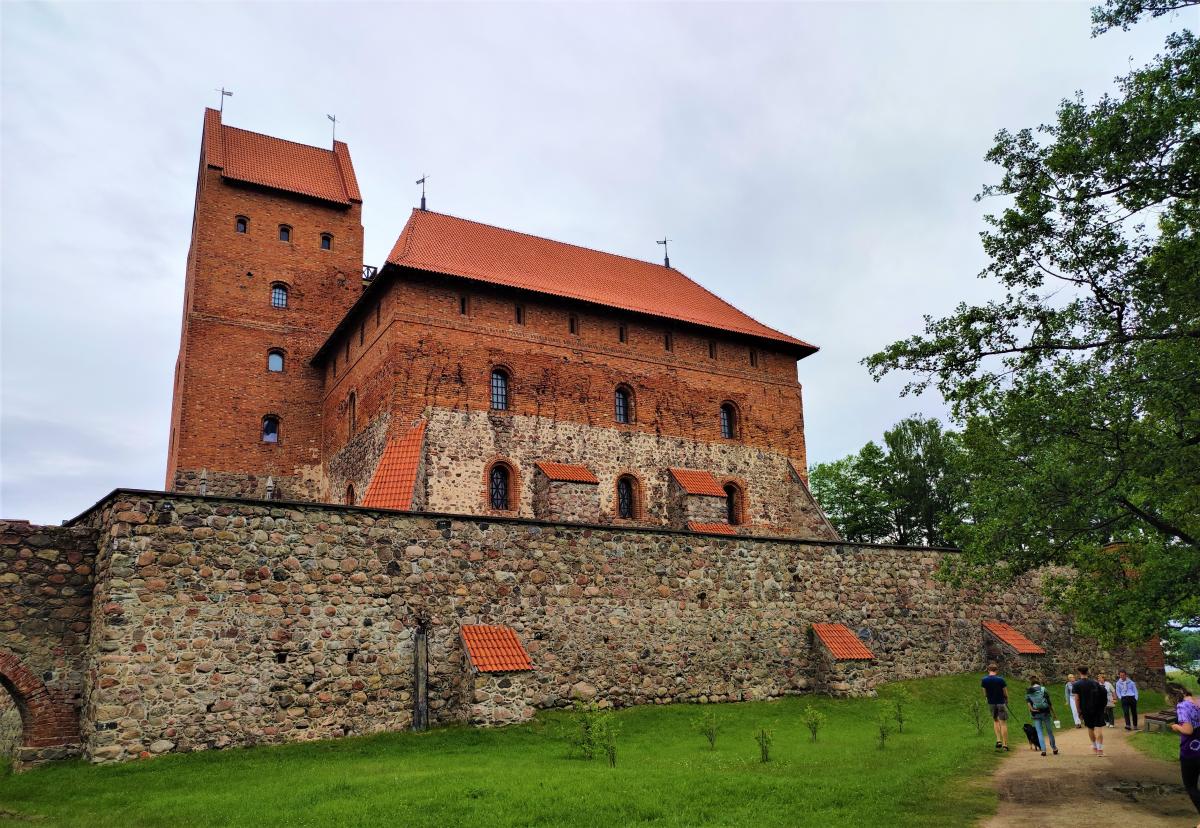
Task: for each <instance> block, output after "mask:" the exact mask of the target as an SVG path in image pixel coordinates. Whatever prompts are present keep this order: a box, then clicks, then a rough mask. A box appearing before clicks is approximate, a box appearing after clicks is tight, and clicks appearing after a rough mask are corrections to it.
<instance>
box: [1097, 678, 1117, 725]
mask: <svg viewBox="0 0 1200 828" xmlns="http://www.w3.org/2000/svg"><path fill="white" fill-rule="evenodd" d="M1096 681H1098V682H1099V683H1100V686H1101V687H1103V688H1104V722H1105V725H1104V726H1105V727H1116V718H1115V716H1114V715H1113V714H1114V712H1115V711H1116V709H1117V690H1116V688H1115V687H1113V684H1112V682H1111V681H1109V680H1108V677H1107V676H1106V675H1105V674H1104V673H1101V674H1100V675H1098V676H1096Z"/></svg>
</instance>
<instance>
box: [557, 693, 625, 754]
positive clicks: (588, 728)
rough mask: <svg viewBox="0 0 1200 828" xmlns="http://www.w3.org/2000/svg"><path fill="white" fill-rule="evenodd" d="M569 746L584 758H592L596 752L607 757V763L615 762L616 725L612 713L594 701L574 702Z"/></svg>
mask: <svg viewBox="0 0 1200 828" xmlns="http://www.w3.org/2000/svg"><path fill="white" fill-rule="evenodd" d="M571 725H572V726H571V731H570V737H569V741H570V743H571V747H572V748H573V749H574V750H576V751H578V752H579V755H580V756H581V757H582V758H584V759H592V758H594V757H595V755H596V753H597V752H601V753H604V755H605V756H607V757H608V763H609V764H610V765H615V764H616V763H617V747H616V740H617V725H616V722H615V721H614V720H613V716H612V713H610V712H608V711H603V710H601V709H600V708H599V707H597V706H596V703H595V702H582V701H577V702H575V710H574V712H573V713H572V714H571Z"/></svg>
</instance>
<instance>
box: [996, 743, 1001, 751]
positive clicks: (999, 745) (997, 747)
mask: <svg viewBox="0 0 1200 828" xmlns="http://www.w3.org/2000/svg"><path fill="white" fill-rule="evenodd" d="M1000 747H1001V744H1000V742H996V750H999V749H1000Z"/></svg>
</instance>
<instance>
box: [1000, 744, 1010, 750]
mask: <svg viewBox="0 0 1200 828" xmlns="http://www.w3.org/2000/svg"><path fill="white" fill-rule="evenodd" d="M1000 749H1001V750H1008V745H1004V746H1003V747H1002V748H1000Z"/></svg>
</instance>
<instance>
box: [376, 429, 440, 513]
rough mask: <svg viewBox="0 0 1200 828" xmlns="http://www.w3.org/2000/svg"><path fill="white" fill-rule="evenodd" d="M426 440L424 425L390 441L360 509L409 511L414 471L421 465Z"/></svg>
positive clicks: (414, 484)
mask: <svg viewBox="0 0 1200 828" xmlns="http://www.w3.org/2000/svg"><path fill="white" fill-rule="evenodd" d="M424 440H425V421H424V420H421V421H420V422H419V423H417V424H416V425H415V426H413V427H412V428H410V429H409V430H408V433H407V434H404V435H403V436H401V437H399V438H396V439H393V440H389V441H388V444H387V448H385V449H384V450H383V456H382V457H380V458H379V465H378V466H376V467H375V474H374V475H372V477H371V483H370V485H369V486H367V493H366V494H365V495H364V496H363V499H362V505H363V506H370V507H372V508H375V509H411V508H412V498H413V489H414V488H415V487H416V485H417V469H418V468H419V467H420V465H421V446H422V444H423V443H424Z"/></svg>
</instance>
